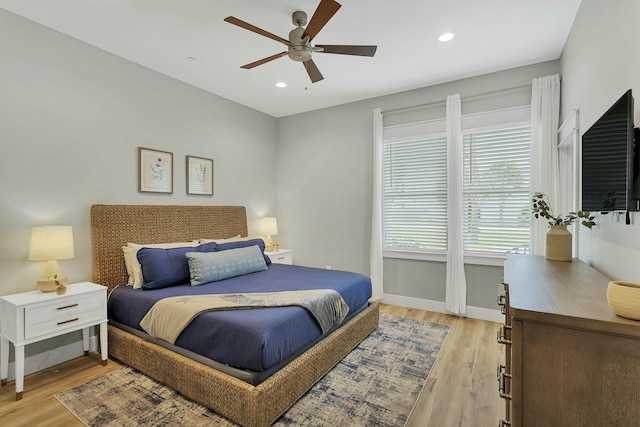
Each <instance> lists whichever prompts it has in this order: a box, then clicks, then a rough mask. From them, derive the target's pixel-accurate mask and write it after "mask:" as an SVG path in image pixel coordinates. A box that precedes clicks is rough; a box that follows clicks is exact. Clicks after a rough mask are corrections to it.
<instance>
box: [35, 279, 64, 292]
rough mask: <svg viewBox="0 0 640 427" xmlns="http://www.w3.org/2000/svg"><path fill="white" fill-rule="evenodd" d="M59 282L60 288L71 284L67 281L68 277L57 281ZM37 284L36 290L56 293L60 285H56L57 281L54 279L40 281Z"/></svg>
mask: <svg viewBox="0 0 640 427" xmlns="http://www.w3.org/2000/svg"><path fill="white" fill-rule="evenodd" d="M57 281H58V283H59V284H60V286H66V285H67V283H69V279H67V277H66V276H64V277H61V278H59V279H57ZM36 283H37V284H36V289H38V290H39V291H42V292H55V291H56V289H57V288H58V285H56V280H54V279H45V280H38V281H37V282H36Z"/></svg>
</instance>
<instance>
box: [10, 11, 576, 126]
mask: <svg viewBox="0 0 640 427" xmlns="http://www.w3.org/2000/svg"><path fill="white" fill-rule="evenodd" d="M339 2H341V3H342V8H341V9H340V10H339V11H338V12H337V13H336V15H335V16H334V17H333V18H332V19H331V20H330V21H329V23H328V24H327V25H326V26H325V27H324V28H323V29H322V31H320V33H319V34H318V35H317V36H316V38H315V39H314V43H317V44H356V45H357V44H365V45H367V44H375V45H377V46H378V51H377V53H376V55H375V57H373V58H368V57H357V56H345V55H331V54H322V53H317V54H315V55H314V62H315V63H316V65H317V66H318V68H319V69H320V71H321V72H322V74H323V75H324V80H322V81H320V82H318V83H314V84H312V83H311V82H310V81H309V78H308V76H307V73H306V72H305V70H304V68H303V65H302V64H300V63H297V62H293V61H292V60H290V59H289V58H287V57H286V56H285V57H283V58H280V59H277V60H275V61H272V62H269V63H267V64H264V65H261V66H259V67H257V68H254V69H252V70H244V69H240V66H241V65H244V64H247V63H250V62H253V61H256V60H258V59H261V58H265V57H267V56H270V55H273V54H275V53H278V52H282V51H283V50H285V49H286V46H284V45H282V44H281V43H278V42H276V41H274V40H271V39H268V38H266V37H263V36H260V35H258V34H255V33H252V32H250V31H247V30H244V29H242V28H239V27H237V26H234V25H231V24H229V23H226V22H224V21H223V19H224V18H225V17H227V16H230V15H232V16H235V17H237V18H239V19H241V20H244V21H246V22H249V23H251V24H253V25H255V26H257V27H260V28H263V29H265V30H267V31H269V32H271V33H274V34H276V35H278V36H281V37H283V38H285V39H286V38H288V34H289V31H290V30H292V29H293V28H294V25H293V24H292V22H291V13H292V12H294V11H295V10H303V11H306V12H307V14H308V15H309V19H311V15H312V14H313V12H314V11H315V9H316V7H317V5H318V4H319V0H270V1H264V0H0V7H1V8H4V9H6V10H8V11H10V12H13V13H16V14H18V15H21V16H23V17H25V18H28V19H30V20H32V21H35V22H38V23H40V24H42V25H45V26H47V27H50V28H53V29H54V30H57V31H59V32H61V33H64V34H67V35H69V36H71V37H74V38H76V39H79V40H82V41H84V42H86V43H89V44H91V45H94V46H96V47H99V48H101V49H104V50H106V51H108V52H111V53H113V54H115V55H118V56H120V57H122V58H126V59H128V60H130V61H133V62H135V63H138V64H141V65H144V66H146V67H149V68H151V69H153V70H156V71H159V72H161V73H163V74H166V75H168V76H171V77H173V78H176V79H178V80H181V81H183V82H186V83H189V84H191V85H193V86H196V87H199V88H202V89H204V90H206V91H209V92H212V93H214V94H216V95H219V96H222V97H224V98H227V99H230V100H233V101H236V102H238V103H240V104H244V105H246V106H248V107H251V108H254V109H256V110H259V111H262V112H264V113H267V114H269V115H271V116H274V117H283V116H287V115H291V114H296V113H300V112H304V111H311V110H316V109H320V108H325V107H330V106H334V105H339V104H344V103H347V102H352V101H357V100H361V99H366V98H372V97H375V96H380V95H386V94H390V93H394V92H400V91H404V90H409V89H415V88H418V87H424V86H429V85H433V84H437V83H442V82H446V81H452V80H457V79H460V78H465V77H471V76H475V75H480V74H485V73H488V72H493V71H499V70H505V69H509V68H513V67H518V66H523V65H528V64H533V63H537V62H541V61H547V60H553V59H557V58H559V57H560V54H561V53H562V48H563V46H564V44H565V41H566V39H567V36H568V34H569V30H570V29H571V25H572V23H573V20H574V18H575V16H576V13H577V10H578V7H579V6H580V0H483V1H479V0H404V1H388V0H339ZM447 31H450V32H453V33H455V35H456V37H455V39H453V41H451V42H448V43H441V42H438V36H439V35H440V34H441V33H443V32H447ZM189 57H191V58H195V60H193V59H192V60H189V59H187V58H189ZM278 81H284V82H286V83H287V84H288V87H286V88H284V89H278V88H276V87H275V83H276V82H278Z"/></svg>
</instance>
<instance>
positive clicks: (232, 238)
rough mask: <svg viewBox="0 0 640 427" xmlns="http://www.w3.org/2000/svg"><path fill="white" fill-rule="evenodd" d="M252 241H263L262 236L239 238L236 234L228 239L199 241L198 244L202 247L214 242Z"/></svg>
mask: <svg viewBox="0 0 640 427" xmlns="http://www.w3.org/2000/svg"><path fill="white" fill-rule="evenodd" d="M253 239H262V240H264V238H263V237H262V236H247V237H240V235H239V234H238V235H237V236H234V237H229V238H228V239H200V240H199V242H200V244H201V245H204V244H205V243H211V242H215V243H229V242H244V241H246V240H253Z"/></svg>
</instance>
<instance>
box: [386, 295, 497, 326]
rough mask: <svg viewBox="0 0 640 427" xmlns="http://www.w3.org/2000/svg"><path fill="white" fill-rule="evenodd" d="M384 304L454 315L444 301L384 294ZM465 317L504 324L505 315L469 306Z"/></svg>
mask: <svg viewBox="0 0 640 427" xmlns="http://www.w3.org/2000/svg"><path fill="white" fill-rule="evenodd" d="M382 302H383V303H385V304H392V305H399V306H401V307H409V308H417V309H419V310H426V311H435V312H436V313H445V314H453V313H450V312H448V311H447V309H446V306H445V303H444V302H443V301H433V300H428V299H421V298H413V297H405V296H402V295H391V294H384V295H383V297H382ZM464 317H471V318H473V319H480V320H487V321H489V322H497V323H503V322H504V315H503V314H502V313H501V312H500V310H491V309H489V308H483V307H474V306H470V305H468V306H467V313H466V315H464Z"/></svg>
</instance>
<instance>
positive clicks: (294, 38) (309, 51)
mask: <svg viewBox="0 0 640 427" xmlns="http://www.w3.org/2000/svg"><path fill="white" fill-rule="evenodd" d="M303 35H304V28H302V27H298V28H294V29H293V30H291V31H290V32H289V43H291V44H290V45H289V50H288V51H287V53H288V55H289V58H291V59H293V60H294V61H298V62H306V61H308V60H310V59H311V56H313V46H311V43H310V42H309V37H304V38H303Z"/></svg>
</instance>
